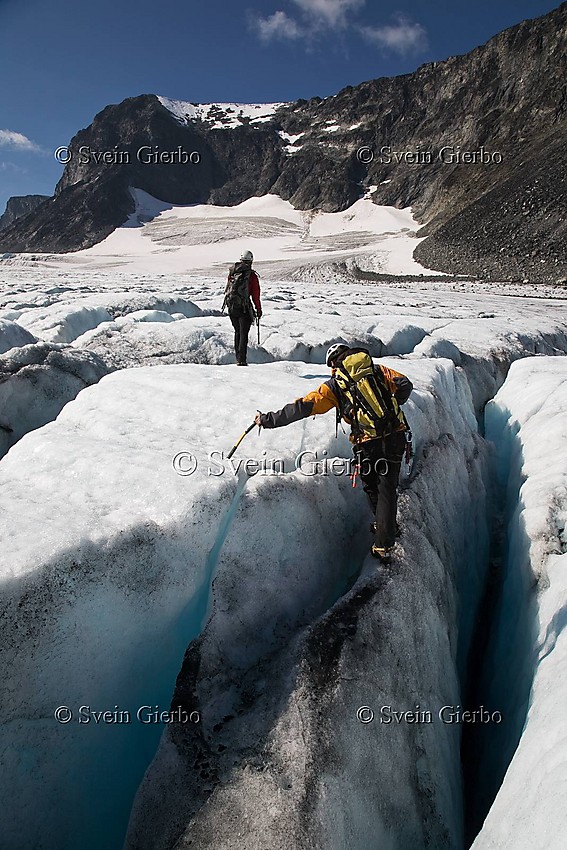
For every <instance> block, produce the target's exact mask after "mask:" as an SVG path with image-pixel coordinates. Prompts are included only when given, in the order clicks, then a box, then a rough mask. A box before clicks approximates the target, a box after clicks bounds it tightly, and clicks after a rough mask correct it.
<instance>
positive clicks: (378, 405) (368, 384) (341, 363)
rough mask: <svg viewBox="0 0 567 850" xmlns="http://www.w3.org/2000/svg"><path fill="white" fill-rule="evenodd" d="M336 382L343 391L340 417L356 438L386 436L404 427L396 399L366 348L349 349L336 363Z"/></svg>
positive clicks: (403, 420)
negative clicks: (346, 422)
mask: <svg viewBox="0 0 567 850" xmlns="http://www.w3.org/2000/svg"><path fill="white" fill-rule="evenodd" d="M335 380H336V382H337V384H338V386H339V389H340V391H341V396H342V397H341V398H340V399H339V404H340V409H339V410H338V411H337V418H340V417H341V416H345V418H346V419H347V420H348V421H349V422H350V423H351V427H352V432H353V435H354V436H355V437H359V436H362V435H366V436H367V437H370V438H375V437H383V436H384V435H386V434H390V433H391V432H392V431H397V430H398V429H400V426H401V425H403V424H405V418H404V414H403V413H402V411H401V409H400V407H399V405H398V402H397V401H396V398H395V396H393V395H392V393H391V392H390V390H389V389H388V387H387V386H386V383H385V381H384V377H383V374H382V370H381V369H380V368H377V367H376V366H374V364H373V362H372V358H371V357H370V353H369V352H368V351H367V350H366V349H365V348H349V349H348V351H345V352H344V354H341V355H340V357H338V358H337V360H336V361H335Z"/></svg>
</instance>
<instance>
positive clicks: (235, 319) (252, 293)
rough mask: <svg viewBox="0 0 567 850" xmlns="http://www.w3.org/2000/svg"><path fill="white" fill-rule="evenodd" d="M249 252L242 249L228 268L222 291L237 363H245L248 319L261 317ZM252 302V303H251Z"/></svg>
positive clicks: (245, 364) (250, 323) (258, 289)
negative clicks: (238, 256)
mask: <svg viewBox="0 0 567 850" xmlns="http://www.w3.org/2000/svg"><path fill="white" fill-rule="evenodd" d="M253 260H254V256H253V254H252V251H244V252H243V254H242V256H241V257H240V260H239V262H238V263H235V264H234V265H233V266H231V267H230V269H229V271H228V280H227V282H226V289H225V291H224V302H223V305H222V309H223V310H224V308H225V306H226V307H227V308H228V315H229V316H230V321H231V322H232V326H233V328H234V353H235V354H236V364H237V366H248V363H247V362H246V352H247V349H248V334H249V333H250V327H251V326H252V322H253V321H254V320H255V319H257V320H260V319H261V317H262V305H261V304H260V282H259V280H258V275H257V274H256V272H255V271H254V270H253V269H252V262H253ZM252 302H253V303H254V306H252Z"/></svg>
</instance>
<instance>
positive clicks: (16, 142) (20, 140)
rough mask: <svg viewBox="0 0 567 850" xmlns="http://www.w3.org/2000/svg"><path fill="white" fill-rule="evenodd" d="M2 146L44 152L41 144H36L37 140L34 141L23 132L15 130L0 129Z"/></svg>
mask: <svg viewBox="0 0 567 850" xmlns="http://www.w3.org/2000/svg"><path fill="white" fill-rule="evenodd" d="M0 148H9V149H11V150H16V151H32V152H33V153H43V151H42V149H41V148H40V146H39V145H36V144H35V142H32V141H31V139H28V137H27V136H24V135H23V133H16V131H15V130H0Z"/></svg>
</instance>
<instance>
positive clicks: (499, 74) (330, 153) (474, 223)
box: [0, 3, 567, 282]
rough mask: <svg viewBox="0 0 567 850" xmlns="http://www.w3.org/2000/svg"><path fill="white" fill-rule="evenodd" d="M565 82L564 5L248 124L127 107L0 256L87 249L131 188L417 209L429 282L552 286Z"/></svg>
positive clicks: (211, 109)
mask: <svg viewBox="0 0 567 850" xmlns="http://www.w3.org/2000/svg"><path fill="white" fill-rule="evenodd" d="M566 80H567V3H563V4H562V5H561V6H559V7H558V8H557V9H555V10H554V11H552V12H550V13H549V14H547V15H545V16H543V17H541V18H538V19H535V20H531V21H524V22H522V23H521V24H519V25H517V26H515V27H512V28H510V29H508V30H505V31H504V32H502V33H500V34H499V35H497V36H495V37H494V38H492V39H491V40H490V41H489V42H487V44H485V45H483V46H481V47H477V48H475V49H474V50H472V51H471V52H470V53H467V54H465V55H463V56H454V57H450V58H449V59H447V60H445V61H443V62H434V63H429V64H427V65H424V66H422V67H420V68H418V69H417V70H416V71H415V72H413V73H411V74H406V75H403V76H399V77H391V78H381V79H377V80H371V81H368V82H365V83H361V84H360V85H358V86H348V87H347V88H345V89H343V90H342V91H340V92H338V93H337V94H336V95H333V96H331V97H326V98H324V99H321V98H319V97H314V98H311V99H310V100H298V101H296V102H295V103H290V104H275V105H274V108H273V111H272V112H271V113H270V112H269V111H268V113H267V114H264V113H263V114H261V115H260V116H259V117H256V118H255V117H254V112H253V111H250V110H251V108H248V109H247V111H246V110H245V112H244V113H243V114H242V115H240V116H239V115H238V109H237V105H209V106H208V107H207V108H206V109H205V108H204V107H202V106H198V105H195V104H190V103H187V104H181V103H179V102H178V103H177V104H176V103H175V102H171V101H167V100H166V99H164V98H158V97H156V96H155V95H141V96H139V97H134V98H129V99H127V100H125V101H123V102H122V103H121V104H118V105H112V106H108V107H106V109H104V110H103V111H102V112H100V113H99V114H98V115H97V116H96V117H95V119H94V121H93V123H92V124H91V125H90V127H88V128H87V129H85V130H81V131H80V132H79V133H77V135H76V136H75V137H74V138H73V140H72V141H71V143H70V145H69V149H70V151H71V153H72V159H71V161H70V162H69V163H68V165H67V166H66V168H65V171H64V173H63V176H62V178H61V180H60V181H59V184H58V185H57V187H56V192H55V196H54V198H53V199H51V200H50V201H48V202H47V203H45V204H42V206H41V208H39V209H38V210H37V211H36V213H35V214H33V215H29V216H27V217H26V218H25V220H22V221H21V222H16V223H15V224H14V225H12V226H11V227H9V228H7V229H6V230H4V231H3V232H2V234H1V235H0V251H56V252H66V251H73V250H78V249H80V248H85V247H90V246H91V245H94V244H96V243H97V242H99V241H101V240H102V239H104V238H105V237H106V236H107V235H108V234H109V233H111V232H112V230H114V229H115V228H116V227H117V226H119V225H120V224H122V223H123V222H124V221H125V219H126V218H127V217H128V215H129V214H130V213H131V212H133V201H132V197H131V195H130V192H129V187H132V186H133V187H136V188H140V189H143V190H145V191H146V192H149V193H150V194H151V195H154V196H155V197H157V198H159V199H161V200H163V201H167V202H171V203H175V204H190V203H214V204H223V205H233V204H237V203H240V202H241V201H243V200H245V199H246V198H248V197H251V196H254V195H263V194H266V193H267V192H271V193H275V194H278V195H280V196H281V197H282V198H283V199H285V200H289V201H291V203H292V204H293V205H294V206H295V207H296V208H299V209H305V210H307V209H320V210H324V211H329V212H331V211H338V210H344V209H346V208H347V207H348V206H350V205H351V204H352V203H353V202H354V201H355V200H357V199H358V198H359V197H361V195H362V194H363V193H365V192H366V193H369V194H370V195H371V197H372V200H373V201H374V202H375V203H378V204H388V205H393V206H397V207H407V206H411V207H412V209H413V211H414V215H415V216H416V217H417V218H418V220H419V221H420V222H422V224H423V225H424V228H423V229H422V231H421V235H427V236H429V238H428V239H427V240H425V241H424V242H423V243H421V244H420V245H419V247H418V249H417V252H416V259H418V260H419V261H420V262H422V263H423V264H424V265H426V266H428V267H430V268H436V269H440V270H443V271H446V272H449V273H458V272H460V273H465V274H469V275H476V276H479V277H483V278H486V279H491V278H492V279H504V280H505V279H524V278H528V279H530V280H548V281H549V280H551V281H554V282H555V281H557V280H559V279H561V278H564V277H565V276H567V249H566V248H565V245H566V244H567V239H566V238H565V237H566V236H567V233H566V225H565V222H564V220H563V219H564V217H563V215H562V210H561V206H562V202H563V203H564V181H565V165H564V156H563V150H564V139H565V129H566V113H567V83H566ZM164 104H167V105H164ZM231 107H234V109H231ZM184 110H185V111H184ZM142 149H143V151H144V154H143V157H142V158H141V157H140V151H141V150H142ZM175 152H178V158H179V159H181V152H184V153H185V154H186V155H188V156H194V160H189V161H186V162H183V161H177V160H176V159H175ZM164 154H165V156H166V159H165V161H164V159H163V156H164ZM144 157H145V159H144ZM160 159H161V161H159V160H160ZM101 160H102V161H101ZM156 160H158V161H156ZM503 211H504V214H503Z"/></svg>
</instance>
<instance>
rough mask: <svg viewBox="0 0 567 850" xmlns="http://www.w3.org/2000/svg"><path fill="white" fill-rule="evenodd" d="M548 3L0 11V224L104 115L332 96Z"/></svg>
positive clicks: (57, 172)
mask: <svg viewBox="0 0 567 850" xmlns="http://www.w3.org/2000/svg"><path fill="white" fill-rule="evenodd" d="M557 5H558V3H557V2H553V0H552V2H544V0H500V2H499V3H495V2H494V0H475V2H474V3H473V2H471V0H469V2H462V0H454V2H453V3H450V4H449V3H447V2H446V0H429V2H427V3H423V2H421V3H418V2H417V1H416V0H399V2H398V0H390V2H388V3H385V2H377V0H244V2H240V0H232V2H228V0H204V2H193V0H185V2H178V0H171V1H170V3H169V4H160V3H157V2H156V0H136V2H132V0H97V2H96V3H77V0H51V1H50V2H45V0H44V2H41V0H0V79H1V80H2V86H1V87H0V212H2V211H3V209H4V206H5V203H6V200H7V198H8V197H9V196H10V195H25V194H31V193H40V194H51V193H52V192H53V189H54V187H55V184H56V182H57V180H58V179H59V177H60V176H61V173H62V166H61V165H59V164H58V163H57V162H56V161H55V159H54V158H53V152H54V150H55V149H56V148H57V147H58V146H59V145H64V144H66V143H67V142H69V140H70V139H71V137H72V136H73V135H74V134H75V133H76V132H77V130H79V129H80V128H82V127H86V126H88V124H90V122H91V121H92V119H93V117H94V115H95V114H96V113H97V112H99V111H100V110H101V109H103V108H104V107H105V106H106V105H107V104H109V103H118V102H119V101H121V100H123V99H124V98H126V97H131V96H133V95H137V94H143V93H155V94H161V95H165V96H167V97H172V98H179V99H181V100H190V101H195V102H203V103H206V102H210V101H236V102H244V103H246V102H258V103H260V102H271V101H285V100H295V99H296V98H299V97H305V98H309V97H312V96H313V95H320V96H322V97H323V96H325V95H329V94H333V93H334V92H336V91H338V90H339V89H341V88H343V87H344V86H346V85H355V84H356V83H359V82H361V81H363V80H368V79H372V78H374V77H381V76H391V75H395V74H404V73H407V72H409V71H413V70H414V69H415V68H417V67H418V66H419V65H422V64H423V63H424V62H431V61H435V60H441V59H445V58H447V56H451V55H454V54H457V53H465V52H467V51H468V50H470V49H471V48H473V47H475V46H477V45H478V44H482V43H484V42H485V41H487V40H488V39H489V38H490V37H491V36H493V35H495V34H496V33H497V32H499V31H500V30H502V29H505V28H506V27H509V26H512V25H513V24H516V23H518V22H519V21H521V20H523V19H525V18H533V17H538V16H539V15H542V14H545V13H546V12H548V11H550V10H551V9H553V8H555V7H556V6H557Z"/></svg>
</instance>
